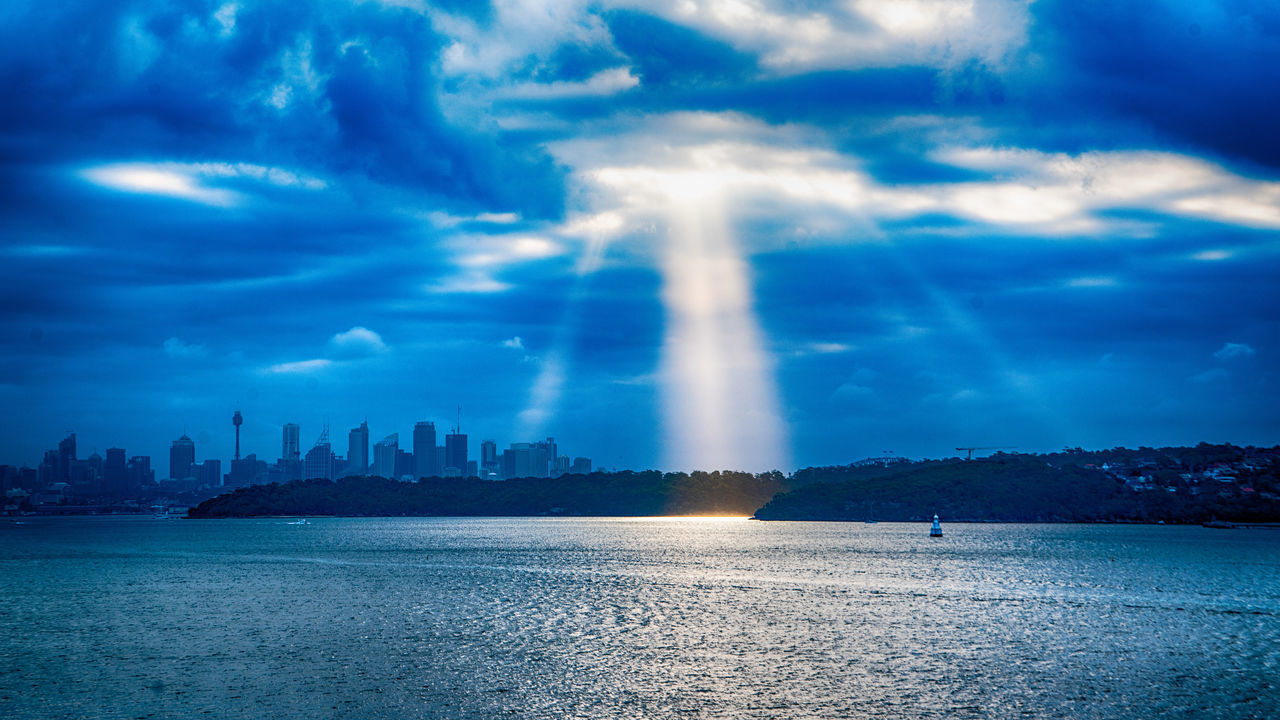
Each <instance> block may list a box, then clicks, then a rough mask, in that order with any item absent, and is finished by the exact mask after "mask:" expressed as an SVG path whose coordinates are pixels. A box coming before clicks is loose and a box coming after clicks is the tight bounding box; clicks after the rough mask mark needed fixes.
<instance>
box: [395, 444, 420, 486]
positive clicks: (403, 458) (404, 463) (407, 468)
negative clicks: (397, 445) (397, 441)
mask: <svg viewBox="0 0 1280 720" xmlns="http://www.w3.org/2000/svg"><path fill="white" fill-rule="evenodd" d="M413 458H414V455H413V453H411V452H405V451H404V450H396V473H395V475H393V476H392V477H394V478H395V479H397V480H414V479H415V478H414V471H413V468H414V464H413Z"/></svg>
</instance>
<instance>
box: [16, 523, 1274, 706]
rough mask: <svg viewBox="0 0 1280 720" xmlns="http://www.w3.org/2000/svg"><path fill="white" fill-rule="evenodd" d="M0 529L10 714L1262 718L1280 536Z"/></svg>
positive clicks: (1176, 531)
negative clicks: (935, 537)
mask: <svg viewBox="0 0 1280 720" xmlns="http://www.w3.org/2000/svg"><path fill="white" fill-rule="evenodd" d="M927 530H928V527H927V525H919V526H917V525H914V524H896V523H880V524H877V525H863V524H828V523H759V522H754V521H747V520H743V519H725V518H714V519H709V518H700V519H690V518H679V519H675V518H657V519H655V518H645V519H633V518H628V519H312V522H311V524H310V525H308V526H286V525H284V524H283V523H282V522H280V521H278V520H247V521H200V522H196V521H184V522H156V521H150V520H146V519H133V518H49V519H32V520H31V522H30V523H29V524H27V525H24V526H12V525H6V526H4V527H0V550H2V551H3V552H2V553H0V557H3V560H0V565H2V568H0V569H2V570H3V573H0V591H2V592H0V632H2V633H3V637H5V642H4V643H3V645H2V646H0V647H2V648H3V655H2V656H0V657H3V662H2V663H0V714H4V715H6V716H9V717H120V718H124V717H148V716H151V717H162V716H170V717H172V716H183V717H190V716H195V715H200V714H204V713H206V711H207V713H208V714H211V715H213V716H215V717H244V718H249V717H264V716H269V715H270V716H284V717H296V716H303V715H309V716H318V717H350V718H361V717H387V718H400V717H424V718H426V717H431V718H435V717H444V718H490V717H504V716H506V717H517V718H561V717H586V718H613V717H670V716H681V717H742V718H755V717H759V718H772V717H811V718H841V717H903V716H912V717H973V718H979V717H996V716H999V717H1007V716H1014V715H1021V716H1026V717H1036V718H1052V717H1062V718H1095V717H1117V718H1119V717H1139V716H1140V717H1198V718H1199V717H1209V718H1252V717H1267V716H1268V715H1269V714H1270V713H1271V712H1272V710H1273V708H1274V707H1276V706H1280V691H1278V690H1277V689H1276V688H1275V687H1274V680H1273V678H1275V677H1277V676H1278V675H1280V673H1277V671H1278V670H1280V642H1277V641H1280V622H1277V616H1278V615H1280V532H1273V531H1264V530H1259V531H1235V532H1223V531H1213V530H1206V529H1203V528H1198V527H1193V528H1182V527H1143V526H1111V527H1101V526H1034V525H966V526H961V525H954V524H953V525H949V526H948V527H947V531H948V535H947V537H946V538H944V539H943V540H941V541H938V540H930V539H929V538H928V537H927V536H926V535H927Z"/></svg>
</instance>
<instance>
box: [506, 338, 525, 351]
mask: <svg viewBox="0 0 1280 720" xmlns="http://www.w3.org/2000/svg"><path fill="white" fill-rule="evenodd" d="M502 347H504V348H510V349H512V350H523V349H524V341H523V340H521V339H520V336H519V335H516V336H515V337H512V338H507V339H506V340H503V341H502Z"/></svg>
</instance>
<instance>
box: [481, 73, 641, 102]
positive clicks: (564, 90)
mask: <svg viewBox="0 0 1280 720" xmlns="http://www.w3.org/2000/svg"><path fill="white" fill-rule="evenodd" d="M639 84H640V78H638V77H636V76H635V75H632V74H631V70H630V69H629V68H625V67H619V68H610V69H608V70H601V71H600V72H598V73H596V74H595V75H592V76H591V77H589V78H587V79H586V80H576V81H575V80H560V81H556V82H550V83H520V84H516V85H511V86H509V87H506V88H503V89H501V90H498V91H496V92H495V93H494V97H496V98H504V99H514V100H563V99H566V98H584V97H604V96H608V95H614V94H616V93H620V92H625V91H627V90H630V89H631V88H634V87H636V86H638V85H639Z"/></svg>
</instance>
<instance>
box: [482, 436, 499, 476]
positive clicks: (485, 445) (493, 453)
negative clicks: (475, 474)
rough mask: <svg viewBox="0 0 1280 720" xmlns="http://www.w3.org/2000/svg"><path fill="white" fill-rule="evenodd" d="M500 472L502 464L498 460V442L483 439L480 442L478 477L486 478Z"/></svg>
mask: <svg viewBox="0 0 1280 720" xmlns="http://www.w3.org/2000/svg"><path fill="white" fill-rule="evenodd" d="M500 472H502V464H501V463H500V462H499V460H498V443H496V442H494V441H493V440H485V441H483V442H481V443H480V477H484V478H487V477H489V476H490V475H497V474H498V473H500Z"/></svg>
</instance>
